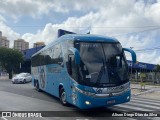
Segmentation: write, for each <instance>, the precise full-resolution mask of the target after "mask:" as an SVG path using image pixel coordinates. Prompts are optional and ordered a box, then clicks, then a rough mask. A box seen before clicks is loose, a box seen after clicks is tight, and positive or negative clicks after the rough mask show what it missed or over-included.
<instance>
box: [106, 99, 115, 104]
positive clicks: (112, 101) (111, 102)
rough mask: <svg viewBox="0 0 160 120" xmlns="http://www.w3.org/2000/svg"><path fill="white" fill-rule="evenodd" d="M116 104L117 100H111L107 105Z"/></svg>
mask: <svg viewBox="0 0 160 120" xmlns="http://www.w3.org/2000/svg"><path fill="white" fill-rule="evenodd" d="M115 102H116V101H115V100H110V101H107V104H113V103H115Z"/></svg>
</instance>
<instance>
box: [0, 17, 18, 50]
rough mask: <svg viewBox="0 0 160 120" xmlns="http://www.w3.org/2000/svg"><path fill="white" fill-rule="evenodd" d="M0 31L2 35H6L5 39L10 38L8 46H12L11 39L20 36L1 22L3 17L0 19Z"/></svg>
mask: <svg viewBox="0 0 160 120" xmlns="http://www.w3.org/2000/svg"><path fill="white" fill-rule="evenodd" d="M4 21H5V20H4ZM0 31H2V36H6V37H7V39H8V40H10V47H11V48H13V41H14V40H16V39H18V38H20V34H19V33H16V32H15V31H14V30H12V29H11V28H10V27H8V26H7V25H6V24H5V23H4V22H3V19H2V20H1V19H0Z"/></svg>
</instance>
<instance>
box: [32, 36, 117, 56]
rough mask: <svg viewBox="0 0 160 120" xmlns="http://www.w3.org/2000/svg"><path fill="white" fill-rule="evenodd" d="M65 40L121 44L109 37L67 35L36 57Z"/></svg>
mask: <svg viewBox="0 0 160 120" xmlns="http://www.w3.org/2000/svg"><path fill="white" fill-rule="evenodd" d="M65 40H77V41H88V42H91V41H92V42H112V43H117V42H119V41H118V40H117V39H115V38H112V37H107V36H100V35H93V34H66V35H63V36H61V37H59V38H57V39H56V40H54V41H53V42H51V43H50V44H49V45H47V46H46V47H44V48H42V49H41V50H40V51H38V52H37V53H35V54H34V55H36V54H38V53H40V52H41V51H43V50H45V49H47V48H49V47H50V46H52V45H54V44H56V43H59V42H63V41H65ZM34 55H33V56H34Z"/></svg>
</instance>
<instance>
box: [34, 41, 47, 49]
mask: <svg viewBox="0 0 160 120" xmlns="http://www.w3.org/2000/svg"><path fill="white" fill-rule="evenodd" d="M40 46H45V44H44V42H36V43H34V44H33V47H34V48H35V47H40Z"/></svg>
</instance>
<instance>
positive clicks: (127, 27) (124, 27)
mask: <svg viewBox="0 0 160 120" xmlns="http://www.w3.org/2000/svg"><path fill="white" fill-rule="evenodd" d="M0 26H3V25H0ZM7 26H8V27H45V26H46V25H7ZM159 27H160V26H115V27H111V26H95V27H92V26H91V28H104V29H108V28H120V29H134V28H135V29H138V28H139V29H141V28H159ZM54 28H61V27H54ZM64 28H88V26H87V27H86V26H79V27H75V26H64Z"/></svg>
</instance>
